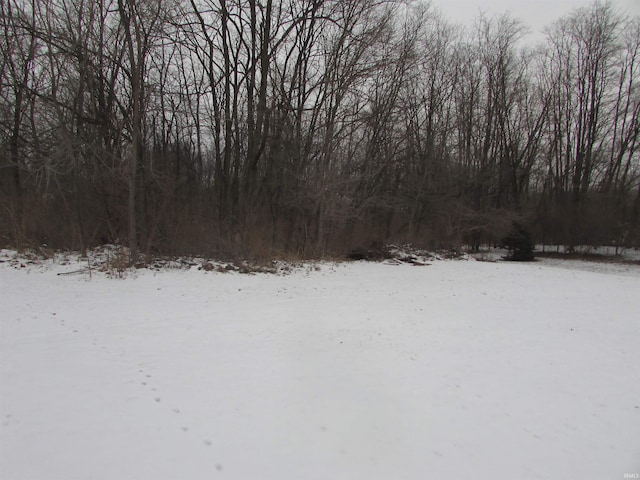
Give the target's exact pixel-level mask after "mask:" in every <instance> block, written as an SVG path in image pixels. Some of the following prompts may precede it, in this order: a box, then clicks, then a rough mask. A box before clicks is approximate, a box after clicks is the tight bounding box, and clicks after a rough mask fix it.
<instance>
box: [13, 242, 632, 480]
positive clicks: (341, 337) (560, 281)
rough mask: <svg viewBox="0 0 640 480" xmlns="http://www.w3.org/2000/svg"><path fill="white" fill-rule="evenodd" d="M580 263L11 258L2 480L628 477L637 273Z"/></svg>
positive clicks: (630, 444) (322, 479)
mask: <svg viewBox="0 0 640 480" xmlns="http://www.w3.org/2000/svg"><path fill="white" fill-rule="evenodd" d="M4 253H5V258H6V257H7V255H6V254H7V252H6V251H5V252H4ZM570 265H571V264H570V263H567V264H566V265H564V266H563V268H558V262H557V261H554V262H552V263H550V264H549V263H545V262H544V261H542V262H534V263H525V264H519V263H509V262H499V263H489V262H478V261H472V260H469V261H437V260H436V261H433V262H431V265H428V266H412V265H408V264H401V265H389V264H385V263H367V262H354V263H345V264H329V263H326V264H320V265H319V268H318V269H316V268H298V269H296V270H294V271H293V272H292V273H290V274H288V275H274V274H256V275H243V274H239V273H235V272H232V273H226V274H225V273H218V272H209V273H205V272H204V271H198V270H197V269H196V268H191V269H189V270H186V269H183V270H167V269H165V270H162V271H159V272H154V271H150V270H139V271H137V272H136V274H135V275H133V276H129V277H128V278H125V279H113V278H108V277H107V276H106V275H104V274H98V273H94V274H93V275H91V277H90V276H89V275H88V274H86V273H84V274H76V275H62V276H61V275H57V274H58V273H60V272H65V271H72V270H74V269H78V268H82V266H81V265H80V266H78V265H75V266H74V265H73V264H70V265H59V264H55V263H49V264H46V265H44V266H28V265H26V266H25V267H24V268H21V266H20V265H15V264H10V263H9V262H4V263H2V264H0V302H1V305H2V309H1V311H0V318H1V323H0V324H1V330H0V388H1V390H0V422H1V425H0V478H2V479H5V480H23V479H28V480H49V479H55V480H57V479H60V480H63V479H64V480H76V479H78V480H87V479H95V480H112V479H113V480H128V479H131V480H143V479H154V480H163V479H167V480H179V479H186V480H191V479H193V480H199V479H207V480H209V479H217V478H220V479H242V480H244V479H248V480H251V479H274V480H276V479H277V480H289V479H291V480H294V479H295V480H313V479H317V480H325V479H327V480H329V479H330V480H341V479H344V480H357V479H362V480H371V479H373V480H375V479H381V480H382V479H384V480H387V479H389V480H392V479H445V478H468V479H471V478H473V479H481V480H482V479H491V480H495V479H518V480H527V479H570V478H580V479H595V480H598V479H622V478H625V476H627V478H637V477H628V475H629V474H632V475H635V474H638V473H640V355H639V354H640V295H638V294H639V293H640V267H637V266H631V267H629V268H628V269H625V271H623V272H621V271H619V270H615V269H613V270H611V269H608V268H607V266H606V265H602V266H601V267H599V268H600V270H596V271H589V270H586V269H584V268H571V266H570Z"/></svg>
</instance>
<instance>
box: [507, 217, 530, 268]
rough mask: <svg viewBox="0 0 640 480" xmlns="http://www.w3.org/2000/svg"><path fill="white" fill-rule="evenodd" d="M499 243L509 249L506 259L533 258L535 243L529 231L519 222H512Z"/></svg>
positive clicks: (522, 260) (524, 260)
mask: <svg viewBox="0 0 640 480" xmlns="http://www.w3.org/2000/svg"><path fill="white" fill-rule="evenodd" d="M501 245H502V247H503V248H507V249H508V250H509V256H508V257H507V259H508V260H513V261H516V262H528V261H531V260H534V259H535V256H534V254H533V251H534V249H535V243H534V241H533V239H532V237H531V233H530V232H529V230H527V229H526V228H525V227H523V226H522V225H520V224H517V223H514V224H513V227H512V229H511V231H510V232H509V234H508V235H507V236H506V237H504V238H503V239H502V242H501Z"/></svg>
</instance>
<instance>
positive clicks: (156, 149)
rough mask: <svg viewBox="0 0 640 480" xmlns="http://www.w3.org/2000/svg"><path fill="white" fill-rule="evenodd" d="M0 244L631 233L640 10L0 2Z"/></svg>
mask: <svg viewBox="0 0 640 480" xmlns="http://www.w3.org/2000/svg"><path fill="white" fill-rule="evenodd" d="M0 9H1V10H2V11H1V12H0V28H1V29H2V34H1V35H0V145H1V148H0V243H2V244H5V245H12V246H18V247H23V246H28V245H40V244H43V243H44V244H47V245H49V246H51V247H56V248H57V247H64V248H73V249H80V250H82V251H84V250H86V249H87V248H90V247H92V246H95V245H98V244H102V243H120V244H123V245H127V246H129V247H130V249H131V253H132V258H137V256H138V255H146V256H150V255H153V254H155V253H157V252H162V253H168V254H177V253H181V254H183V253H198V254H205V255H243V256H262V257H268V256H274V255H285V254H286V255H298V256H305V257H311V256H313V257H321V256H324V255H333V254H339V253H341V252H344V251H345V250H347V249H349V248H351V247H353V246H356V245H364V244H367V243H369V242H373V241H376V242H413V243H415V244H417V245H422V246H425V247H429V248H439V247H459V246H461V245H471V246H476V245H479V244H481V243H491V242H496V241H497V240H498V239H500V238H502V237H503V236H505V235H506V234H507V233H508V231H509V229H510V228H511V226H512V225H513V223H514V222H518V224H519V225H526V227H527V229H528V230H529V231H530V232H531V233H532V234H533V236H534V238H535V239H536V240H537V241H539V242H545V243H555V244H563V245H567V246H569V247H572V246H575V245H581V244H590V245H601V244H618V245H626V246H632V245H635V246H637V245H639V244H640V145H639V140H640V139H639V130H640V19H639V18H638V17H636V18H630V17H629V16H628V15H627V14H625V12H619V11H617V10H616V9H615V8H614V7H613V6H612V4H609V3H600V2H597V3H593V4H590V5H587V6H585V7H583V8H582V9H579V10H576V11H574V12H573V13H572V14H570V15H569V16H567V17H566V18H561V19H558V21H557V22H555V23H554V24H552V25H549V27H548V29H547V31H546V39H545V40H544V42H542V43H541V44H539V45H530V44H527V43H525V42H523V41H522V38H523V36H524V35H525V33H526V29H525V25H523V24H522V23H521V22H520V21H518V20H516V19H513V18H510V17H509V16H507V15H505V16H501V17H497V18H487V17H483V16H480V17H479V18H478V19H477V22H476V25H475V27H474V28H471V29H463V28H461V27H458V26H456V25H454V24H451V23H450V22H449V21H448V20H447V19H446V18H443V17H442V16H441V15H440V14H439V13H438V12H437V11H436V10H435V9H433V8H432V7H431V6H430V5H429V4H428V3H424V2H399V1H392V0H373V1H372V0H0Z"/></svg>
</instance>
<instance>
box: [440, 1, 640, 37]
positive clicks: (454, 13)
mask: <svg viewBox="0 0 640 480" xmlns="http://www.w3.org/2000/svg"><path fill="white" fill-rule="evenodd" d="M591 3H592V2H591V1H590V0H525V1H523V0H516V1H513V0H511V1H510V0H432V4H433V5H434V6H435V7H436V8H438V9H439V10H440V11H441V12H443V13H444V15H445V17H446V18H447V19H449V20H450V21H452V22H456V23H462V24H465V25H471V24H472V23H473V21H474V19H475V18H476V17H477V16H478V13H479V12H481V11H482V12H484V13H486V14H487V15H488V16H493V15H500V14H503V13H505V12H509V13H510V14H511V16H512V17H514V18H518V19H520V20H521V21H522V22H523V23H524V24H525V25H527V26H528V27H530V28H531V30H532V33H533V35H532V37H534V38H542V35H541V34H540V31H541V30H542V28H543V27H544V26H545V25H548V24H550V23H551V22H553V21H555V20H557V19H559V18H560V17H563V16H564V15H566V14H568V13H570V12H571V11H572V10H574V9H575V8H578V7H581V6H584V5H590V4H591ZM613 5H614V6H615V7H616V8H618V9H619V10H621V11H624V12H626V13H628V14H630V15H639V16H640V0H614V1H613Z"/></svg>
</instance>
